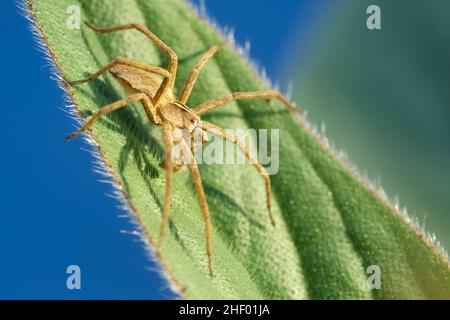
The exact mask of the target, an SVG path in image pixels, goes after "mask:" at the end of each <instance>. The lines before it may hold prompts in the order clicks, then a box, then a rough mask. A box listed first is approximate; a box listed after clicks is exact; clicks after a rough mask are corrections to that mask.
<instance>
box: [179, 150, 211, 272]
mask: <svg viewBox="0 0 450 320" xmlns="http://www.w3.org/2000/svg"><path fill="white" fill-rule="evenodd" d="M184 152H187V153H188V154H189V156H190V161H189V163H188V165H189V169H190V170H191V173H192V178H193V180H194V186H195V190H196V191H197V195H198V200H199V202H200V207H201V209H202V215H203V219H204V220H205V233H206V252H207V254H208V268H209V274H210V276H211V277H212V276H213V268H212V225H211V216H210V214H209V209H208V203H207V202H206V197H205V190H204V189H203V184H202V177H201V175H200V171H199V170H198V165H197V162H196V161H195V158H194V155H193V154H192V152H191V150H190V149H189V148H188V147H185V150H184Z"/></svg>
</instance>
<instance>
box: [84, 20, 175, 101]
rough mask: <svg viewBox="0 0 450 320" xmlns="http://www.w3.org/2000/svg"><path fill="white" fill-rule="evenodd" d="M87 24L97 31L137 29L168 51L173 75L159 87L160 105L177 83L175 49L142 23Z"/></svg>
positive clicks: (156, 98)
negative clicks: (107, 25) (102, 25)
mask: <svg viewBox="0 0 450 320" xmlns="http://www.w3.org/2000/svg"><path fill="white" fill-rule="evenodd" d="M86 25H87V26H89V27H90V28H91V29H93V30H95V31H97V32H102V33H103V32H113V31H119V30H128V29H136V30H138V31H140V32H142V33H143V34H145V35H146V36H147V37H148V38H149V39H150V40H152V41H153V43H154V44H155V45H156V46H157V47H159V48H160V49H161V50H163V51H164V52H166V53H167V54H168V55H169V65H168V67H167V71H168V72H169V73H170V74H171V77H169V78H165V79H164V82H163V84H162V85H161V88H159V89H158V92H157V93H156V95H155V105H158V102H159V99H160V97H161V96H163V95H164V94H165V93H166V92H167V91H168V90H169V89H172V88H173V85H174V83H175V77H176V73H177V66H178V57H177V55H176V53H175V51H173V50H172V48H170V47H169V46H168V45H166V44H165V43H164V42H163V41H162V40H161V39H159V38H158V37H157V36H156V35H155V34H154V33H153V32H151V31H150V30H149V29H147V27H145V26H144V25H142V24H140V23H131V24H125V25H117V26H111V27H107V28H100V27H97V26H95V25H93V24H91V23H89V22H86Z"/></svg>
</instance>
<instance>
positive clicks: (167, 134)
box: [158, 123, 173, 250]
mask: <svg viewBox="0 0 450 320" xmlns="http://www.w3.org/2000/svg"><path fill="white" fill-rule="evenodd" d="M172 131H173V127H172V125H170V124H168V123H163V128H162V134H163V143H164V148H165V156H164V168H165V169H166V183H165V191H164V207H163V216H162V222H161V229H160V232H159V243H158V250H161V247H162V243H163V239H164V235H165V234H166V231H167V227H168V225H169V213H170V203H171V199H172V185H173V161H172V149H173V141H172Z"/></svg>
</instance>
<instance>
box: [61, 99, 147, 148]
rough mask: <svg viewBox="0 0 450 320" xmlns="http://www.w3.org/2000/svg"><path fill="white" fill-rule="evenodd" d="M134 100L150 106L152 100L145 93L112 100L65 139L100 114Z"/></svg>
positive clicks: (79, 130)
mask: <svg viewBox="0 0 450 320" xmlns="http://www.w3.org/2000/svg"><path fill="white" fill-rule="evenodd" d="M136 101H141V102H142V103H143V104H144V105H146V106H152V102H151V100H150V98H149V97H148V96H147V95H145V94H144V93H136V94H133V95H131V96H129V97H126V98H124V99H121V100H119V101H116V102H113V103H111V104H108V105H106V106H104V107H103V108H101V109H100V110H99V111H97V112H96V113H95V114H94V115H93V116H91V117H90V118H89V120H87V121H86V122H85V124H84V125H83V126H82V127H81V128H80V129H78V130H77V131H75V132H74V133H72V134H70V135H69V136H67V137H66V139H65V140H66V141H67V140H70V139H72V138H73V137H75V136H77V135H79V134H80V133H82V132H83V131H86V130H87V129H88V128H89V127H90V126H91V125H92V124H93V123H94V122H95V121H97V120H98V119H99V118H100V117H101V116H103V115H105V114H107V113H109V112H112V111H115V110H117V109H120V108H123V107H125V106H126V105H127V104H130V103H132V102H136Z"/></svg>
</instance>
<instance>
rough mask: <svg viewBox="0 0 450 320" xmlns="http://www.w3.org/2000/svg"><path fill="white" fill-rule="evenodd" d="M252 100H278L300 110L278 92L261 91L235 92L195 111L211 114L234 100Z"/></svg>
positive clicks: (198, 107) (207, 103) (290, 107)
mask: <svg viewBox="0 0 450 320" xmlns="http://www.w3.org/2000/svg"><path fill="white" fill-rule="evenodd" d="M251 99H278V100H279V101H281V102H282V103H283V104H284V105H285V106H286V107H287V108H288V109H290V110H293V111H295V110H298V108H296V107H294V105H292V104H291V103H290V102H289V101H288V100H287V99H286V98H285V97H284V96H283V95H282V94H281V93H280V92H278V91H260V92H235V93H232V94H229V95H226V96H222V97H220V98H218V99H215V100H213V101H209V102H205V103H202V104H201V105H199V106H197V107H195V108H194V109H193V111H194V112H195V113H196V114H198V115H202V114H204V113H206V112H209V111H211V110H213V109H215V108H217V107H220V106H221V105H224V104H226V103H229V102H231V101H234V100H251Z"/></svg>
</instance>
